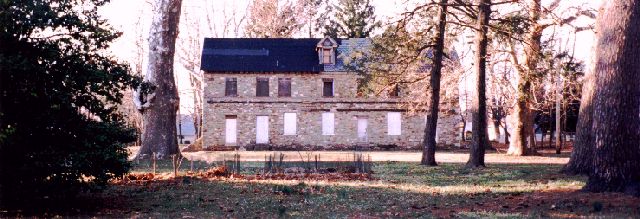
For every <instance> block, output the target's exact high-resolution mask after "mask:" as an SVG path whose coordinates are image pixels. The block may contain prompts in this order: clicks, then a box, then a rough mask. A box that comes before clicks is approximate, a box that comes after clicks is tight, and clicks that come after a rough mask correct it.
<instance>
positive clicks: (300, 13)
mask: <svg viewBox="0 0 640 219" xmlns="http://www.w3.org/2000/svg"><path fill="white" fill-rule="evenodd" d="M304 12H305V2H304V1H288V0H287V1H284V0H253V2H252V3H251V5H250V6H249V10H248V13H249V17H248V19H247V24H246V26H245V34H246V36H248V37H258V38H278V37H292V36H293V35H294V34H295V33H297V32H299V31H300V30H301V29H302V27H303V26H304V22H305V21H306V16H305V15H306V14H305V13H304Z"/></svg>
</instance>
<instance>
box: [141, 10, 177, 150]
mask: <svg viewBox="0 0 640 219" xmlns="http://www.w3.org/2000/svg"><path fill="white" fill-rule="evenodd" d="M154 4H155V5H154V14H153V21H152V24H151V31H150V33H149V65H148V68H147V75H146V78H145V80H147V81H148V82H149V83H150V84H152V85H154V86H155V90H154V91H153V95H151V96H152V97H153V98H151V99H150V100H147V101H148V107H147V108H146V109H144V111H143V117H144V126H145V127H144V133H143V136H142V147H141V148H140V151H139V153H138V157H142V156H143V155H153V154H155V156H156V157H158V158H166V157H169V156H170V155H174V154H179V153H180V150H179V149H178V138H177V137H178V136H177V134H176V111H177V110H178V107H179V104H180V99H179V96H178V89H177V87H176V84H175V81H174V77H173V57H174V54H175V44H176V37H177V36H178V23H179V21H180V10H181V5H182V0H157V1H156V2H155V3H154Z"/></svg>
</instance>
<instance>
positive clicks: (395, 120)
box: [387, 112, 402, 135]
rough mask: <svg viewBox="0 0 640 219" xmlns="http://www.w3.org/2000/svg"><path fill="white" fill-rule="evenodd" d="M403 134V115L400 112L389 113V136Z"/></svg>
mask: <svg viewBox="0 0 640 219" xmlns="http://www.w3.org/2000/svg"><path fill="white" fill-rule="evenodd" d="M401 133H402V114H400V112H389V113H387V135H400V134H401Z"/></svg>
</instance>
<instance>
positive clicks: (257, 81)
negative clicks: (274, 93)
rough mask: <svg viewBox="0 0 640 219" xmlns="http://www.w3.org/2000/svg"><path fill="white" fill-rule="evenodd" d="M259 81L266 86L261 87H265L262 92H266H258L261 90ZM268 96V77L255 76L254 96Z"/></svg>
mask: <svg viewBox="0 0 640 219" xmlns="http://www.w3.org/2000/svg"><path fill="white" fill-rule="evenodd" d="M261 82H262V83H266V88H263V89H265V91H263V92H266V93H264V94H262V93H261V92H260V91H261V90H262V89H260V88H261V87H260V84H261ZM269 96H270V95H269V78H261V77H257V78H256V97H269Z"/></svg>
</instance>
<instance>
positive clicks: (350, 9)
mask: <svg viewBox="0 0 640 219" xmlns="http://www.w3.org/2000/svg"><path fill="white" fill-rule="evenodd" d="M334 10H335V12H334V14H332V16H333V18H332V19H330V21H329V24H327V25H326V26H325V33H324V34H325V35H326V36H330V37H333V38H338V37H346V38H366V37H370V36H371V33H372V32H373V31H374V30H375V29H376V28H379V27H380V26H381V24H380V22H379V21H376V16H375V7H374V6H373V5H371V4H370V2H369V0H339V1H338V4H337V5H333V6H331V7H329V8H327V11H334Z"/></svg>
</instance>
